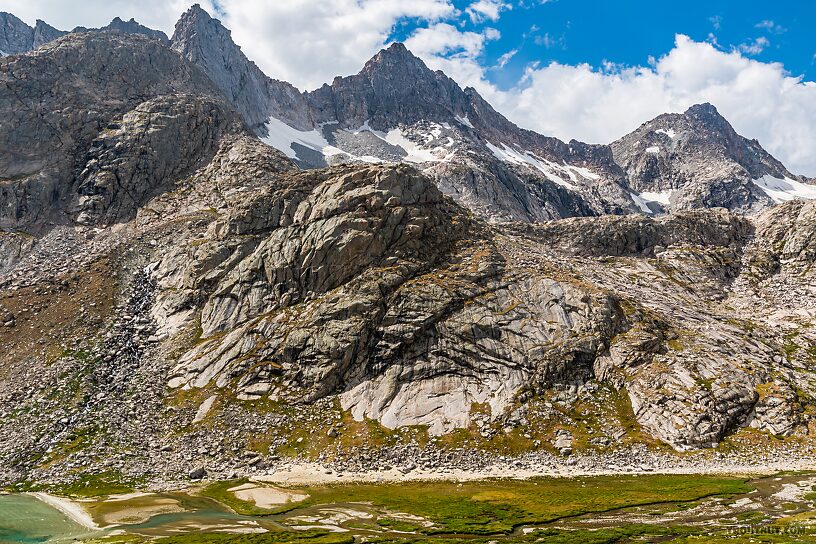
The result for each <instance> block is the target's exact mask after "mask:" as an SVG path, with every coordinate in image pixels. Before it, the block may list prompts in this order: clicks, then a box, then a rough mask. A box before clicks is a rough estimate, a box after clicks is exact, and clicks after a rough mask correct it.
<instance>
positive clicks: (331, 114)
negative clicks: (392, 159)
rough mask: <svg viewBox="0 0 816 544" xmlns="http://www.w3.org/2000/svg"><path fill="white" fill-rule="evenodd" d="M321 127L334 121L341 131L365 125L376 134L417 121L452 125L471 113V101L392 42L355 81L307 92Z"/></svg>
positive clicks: (339, 81) (337, 81) (351, 78)
mask: <svg viewBox="0 0 816 544" xmlns="http://www.w3.org/2000/svg"><path fill="white" fill-rule="evenodd" d="M308 100H309V105H310V106H311V108H312V109H313V110H314V111H315V119H316V121H317V122H329V121H336V122H338V123H339V124H340V126H341V127H343V128H356V127H360V126H362V125H363V124H365V123H366V122H368V123H369V125H370V126H371V127H372V128H374V129H377V130H386V129H388V128H393V127H395V126H396V125H398V124H400V123H402V124H410V123H416V122H418V121H422V120H426V121H438V122H441V121H453V120H454V118H455V117H456V116H459V117H463V116H465V115H467V113H468V111H470V98H469V97H468V95H467V94H466V93H465V92H464V91H463V90H462V89H461V88H460V87H459V85H457V84H456V82H454V81H453V80H452V79H450V78H449V77H447V76H446V75H445V74H443V73H442V72H434V71H432V70H431V69H429V68H428V67H427V66H426V65H425V63H424V62H423V61H422V60H421V59H419V58H418V57H416V56H414V55H413V53H411V52H410V51H408V49H407V48H406V47H405V45H403V44H401V43H394V44H392V45H391V46H389V47H388V48H387V49H383V50H381V51H380V52H379V53H377V54H376V55H374V57H372V58H371V59H370V60H369V61H368V62H367V63H366V64H365V66H364V67H363V69H362V70H361V71H360V72H359V73H357V74H355V75H352V76H347V77H336V78H335V79H334V81H332V83H331V85H328V84H326V85H323V87H321V88H320V89H317V90H316V91H314V92H311V93H309V98H308Z"/></svg>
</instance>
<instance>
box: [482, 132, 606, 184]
mask: <svg viewBox="0 0 816 544" xmlns="http://www.w3.org/2000/svg"><path fill="white" fill-rule="evenodd" d="M486 145H487V148H488V149H489V150H490V151H491V152H492V153H493V156H494V157H496V158H497V159H499V160H500V161H503V162H509V163H512V164H519V165H527V166H531V167H533V168H535V169H536V170H538V171H539V172H541V173H542V174H544V175H545V176H546V177H547V179H549V180H550V181H552V182H553V183H555V184H557V185H560V186H562V187H566V188H567V189H573V190H575V189H577V188H578V186H576V185H573V184H572V183H570V182H568V181H566V180H565V179H564V178H563V177H561V176H559V175H558V174H556V172H557V171H560V172H562V173H564V174H566V175H567V177H569V179H570V180H571V181H578V179H577V176H576V175H575V172H576V171H577V172H579V173H580V171H581V170H586V169H582V168H579V167H577V166H569V165H567V166H560V165H557V164H555V163H552V162H550V161H548V160H546V159H542V158H540V157H537V156H535V155H534V154H533V153H531V152H530V151H524V152H523V153H522V152H520V151H516V150H515V149H513V148H511V147H508V146H507V144H501V148H499V147H497V146H495V145H493V144H491V143H490V142H486ZM586 172H589V170H586ZM589 173H590V174H591V175H592V176H596V174H594V173H592V172H589ZM592 179H597V176H596V177H595V178H592Z"/></svg>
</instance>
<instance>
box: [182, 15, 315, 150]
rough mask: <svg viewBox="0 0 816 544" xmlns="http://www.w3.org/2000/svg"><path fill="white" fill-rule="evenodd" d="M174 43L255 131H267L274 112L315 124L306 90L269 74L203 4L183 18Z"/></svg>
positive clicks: (291, 120) (300, 125)
mask: <svg viewBox="0 0 816 544" xmlns="http://www.w3.org/2000/svg"><path fill="white" fill-rule="evenodd" d="M171 47H172V48H173V49H175V50H176V51H178V52H179V53H181V54H182V55H183V56H184V57H186V58H187V60H189V61H191V62H192V63H194V64H196V65H198V67H199V68H201V69H202V70H203V71H204V72H205V73H206V74H207V75H208V76H209V77H210V79H211V80H212V81H213V82H214V83H215V84H216V85H217V86H218V88H219V89H221V92H222V93H224V95H225V96H226V97H227V98H228V99H229V101H230V102H232V104H233V105H234V106H235V108H236V109H237V110H238V112H239V113H240V114H241V116H242V117H243V118H244V120H245V121H246V123H247V124H248V125H249V127H250V128H251V129H252V130H253V131H254V132H255V133H256V134H259V135H266V134H267V127H266V125H267V122H268V121H269V118H270V117H275V118H277V119H282V120H284V121H286V122H287V123H289V124H290V125H291V126H294V127H297V128H311V125H310V124H309V121H308V115H307V114H306V105H305V102H304V99H303V97H302V93H301V92H300V91H299V90H298V89H296V88H295V87H294V86H293V85H290V84H289V83H286V82H284V81H278V80H275V79H272V78H270V77H268V76H266V74H264V73H263V72H262V71H261V69H260V68H258V66H257V65H256V64H255V63H254V62H252V61H251V60H249V59H248V58H247V57H246V55H244V53H243V51H241V48H240V47H239V46H238V45H237V44H236V43H235V42H234V41H233V40H232V33H231V32H230V31H229V29H227V28H226V27H225V26H224V25H222V24H221V22H220V21H219V20H218V19H214V18H212V17H210V15H209V14H208V13H207V12H206V11H205V10H204V9H203V8H202V7H201V6H200V5H198V4H194V5H193V6H192V7H190V9H188V10H187V11H186V12H184V14H182V16H181V18H179V20H178V22H177V23H176V27H175V31H174V32H173V37H172V39H171Z"/></svg>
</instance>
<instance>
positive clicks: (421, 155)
mask: <svg viewBox="0 0 816 544" xmlns="http://www.w3.org/2000/svg"><path fill="white" fill-rule="evenodd" d="M372 132H373V131H372ZM374 134H375V135H377V136H380V138H382V139H383V140H385V141H386V142H388V143H389V144H391V145H395V146H397V147H401V148H402V149H403V151H405V152H406V153H408V155H406V156H405V157H403V158H402V160H404V161H405V162H414V163H418V162H440V161H441V160H444V159H440V158H439V157H437V156H436V155H435V154H434V150H432V149H424V148H422V147H420V146H419V145H418V144H416V143H415V142H413V141H411V140H409V139H408V138H407V137H406V136H405V133H404V132H403V131H402V130H401V129H398V128H393V129H391V130H389V131H388V134H384V135H380V134H382V133H380V134H377V133H376V132H374ZM432 140H433V138H431V139H426V141H432ZM447 158H448V157H447V156H446V157H445V159H447Z"/></svg>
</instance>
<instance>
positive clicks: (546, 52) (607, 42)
mask: <svg viewBox="0 0 816 544" xmlns="http://www.w3.org/2000/svg"><path fill="white" fill-rule="evenodd" d="M453 4H454V5H455V6H456V7H457V8H458V9H459V10H460V11H461V12H463V13H464V14H465V15H467V12H466V10H467V8H468V6H469V5H471V4H472V2H471V1H469V0H456V1H454V2H453ZM505 5H509V6H510V8H509V9H507V8H505V9H502V10H501V11H500V17H499V18H498V19H497V20H495V21H493V20H490V19H487V18H485V19H483V20H481V21H479V22H474V21H472V20H471V18H470V17H468V16H464V17H459V18H458V24H459V26H460V28H462V29H463V30H470V31H480V30H481V29H483V28H484V27H493V28H495V29H497V30H498V31H499V32H500V33H501V37H500V38H499V39H497V40H492V41H489V42H487V43H486V45H485V48H484V57H483V62H484V64H485V66H490V67H492V69H490V70H489V71H488V72H487V76H488V79H489V80H490V81H491V82H493V83H495V84H496V85H497V86H499V87H500V88H503V89H506V88H509V87H512V86H514V85H515V84H516V83H517V82H518V80H519V78H520V77H521V75H522V74H523V72H524V69H525V68H526V67H527V66H529V65H530V64H531V63H541V64H547V63H550V62H553V61H555V62H559V63H562V64H580V63H589V64H590V65H592V66H594V67H596V68H602V67H603V66H604V64H605V63H609V62H611V63H614V64H616V65H625V66H643V65H647V64H648V63H649V60H650V58H656V57H659V56H661V55H664V54H666V53H667V52H669V51H670V50H671V49H672V48H673V46H674V41H675V35H676V34H678V33H679V34H685V35H687V36H689V37H691V38H692V39H694V40H696V41H709V42H711V43H715V44H716V45H717V46H718V47H719V48H720V49H722V50H724V51H731V50H733V49H738V50H740V51H742V52H744V54H746V55H747V56H750V57H751V58H754V59H757V60H759V61H762V62H781V63H782V64H783V65H784V66H785V69H786V70H787V71H788V72H790V73H791V74H792V75H795V76H804V78H805V79H807V80H810V81H813V80H814V79H816V39H814V36H816V2H814V1H812V0H799V1H795V0H779V1H775V2H769V1H767V0H762V1H760V0H742V1H734V0H730V1H720V2H716V1H701V0H684V1H676V2H659V1H654V2H647V1H642V0H616V1H604V0H550V1H547V2H544V3H542V2H540V1H539V0H527V1H521V2H518V1H514V2H510V1H507V2H505ZM418 24H419V25H422V24H424V22H422V21H418V20H416V19H414V20H411V21H407V20H406V21H403V22H402V23H401V24H400V25H398V26H397V28H395V32H394V33H393V35H392V38H393V39H397V40H400V39H406V38H407V37H409V36H410V34H411V33H412V32H413V31H414V29H415V28H416V27H417V26H418ZM511 51H515V54H514V55H513V56H512V58H511V59H510V60H509V61H508V62H507V64H506V65H504V66H503V68H501V69H499V68H498V63H499V59H500V58H501V56H502V55H505V54H507V53H508V52H511Z"/></svg>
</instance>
